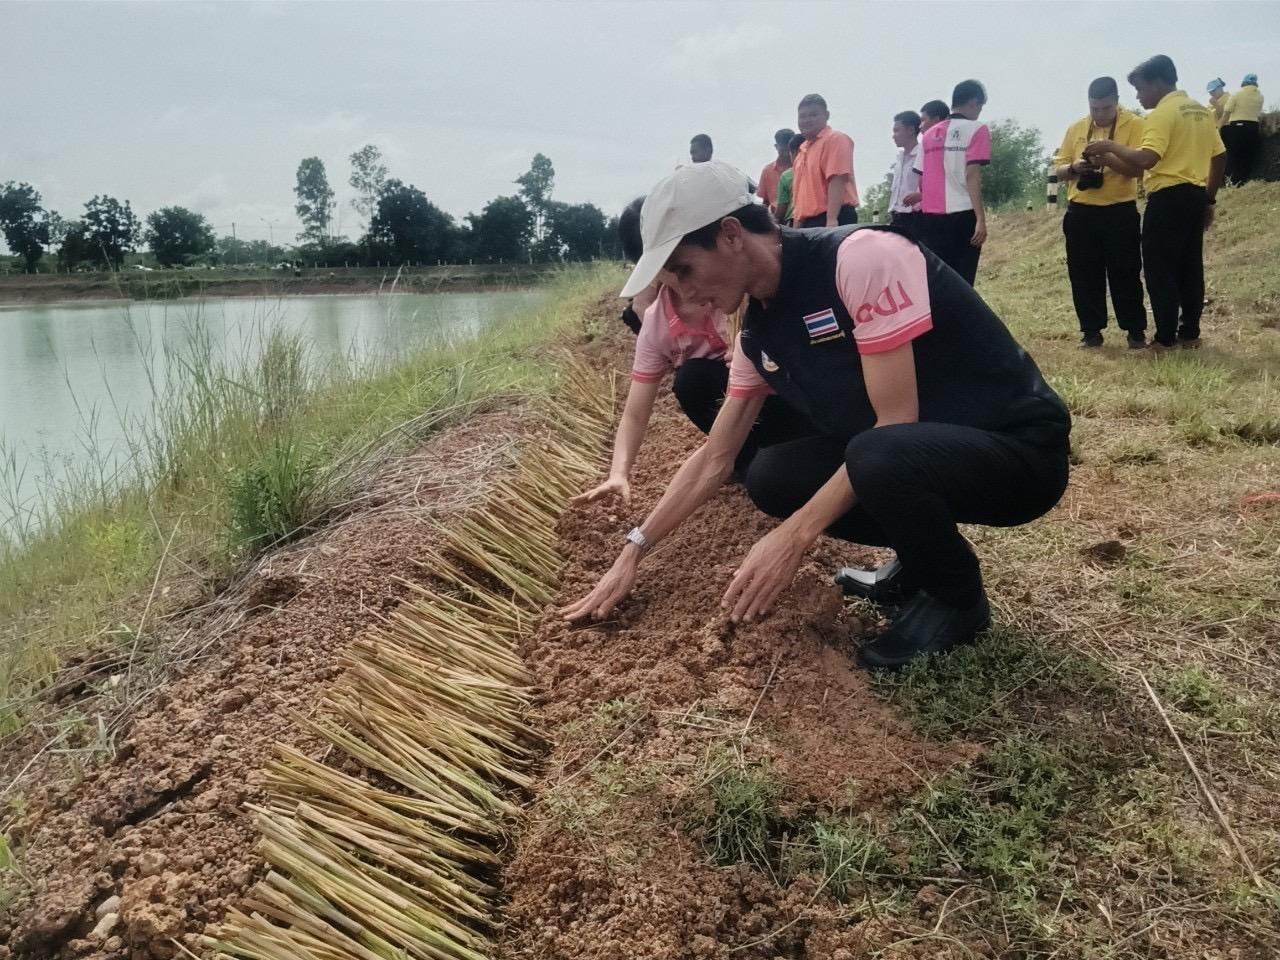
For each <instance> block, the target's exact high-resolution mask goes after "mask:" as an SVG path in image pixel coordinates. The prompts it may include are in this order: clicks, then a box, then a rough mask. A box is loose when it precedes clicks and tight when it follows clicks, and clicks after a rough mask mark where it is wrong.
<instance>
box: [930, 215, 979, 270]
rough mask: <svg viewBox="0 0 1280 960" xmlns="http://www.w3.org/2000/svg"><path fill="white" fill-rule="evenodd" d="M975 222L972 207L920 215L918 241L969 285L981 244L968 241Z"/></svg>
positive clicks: (976, 219) (975, 268) (971, 238)
mask: <svg viewBox="0 0 1280 960" xmlns="http://www.w3.org/2000/svg"><path fill="white" fill-rule="evenodd" d="M977 226H978V215H977V214H976V213H974V212H973V211H972V210H961V211H960V212H959V213H924V214H921V215H920V237H919V239H920V242H921V243H923V244H924V245H925V246H926V247H928V248H929V249H930V250H932V251H933V252H934V253H936V254H937V255H938V256H939V257H940V258H941V260H942V262H943V263H945V264H946V265H947V266H948V267H950V268H951V269H952V270H954V271H955V272H956V273H958V274H960V276H962V277H964V278H965V280H967V281H968V282H969V286H973V281H974V280H976V279H977V277H978V258H979V257H981V256H982V248H981V247H975V246H974V245H973V244H972V243H971V242H970V241H972V240H973V231H974V230H975V229H977Z"/></svg>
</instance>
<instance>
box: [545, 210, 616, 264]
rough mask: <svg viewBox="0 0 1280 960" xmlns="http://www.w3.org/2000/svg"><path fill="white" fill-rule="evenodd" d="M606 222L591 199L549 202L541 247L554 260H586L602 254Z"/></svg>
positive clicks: (605, 235) (605, 237) (607, 236)
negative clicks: (585, 200) (543, 244)
mask: <svg viewBox="0 0 1280 960" xmlns="http://www.w3.org/2000/svg"><path fill="white" fill-rule="evenodd" d="M608 239H609V225H608V221H607V220H606V219H605V215H604V211H603V210H601V209H600V208H599V207H597V206H596V205H595V204H593V203H575V204H568V203H556V202H555V201H554V200H553V201H552V202H551V204H550V206H549V209H548V211H547V237H546V241H545V249H546V250H547V252H548V254H549V255H550V256H552V257H554V258H555V259H558V260H590V259H591V258H592V257H599V256H604V255H605V247H606V245H607V244H608Z"/></svg>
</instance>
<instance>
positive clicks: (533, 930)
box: [499, 397, 975, 960]
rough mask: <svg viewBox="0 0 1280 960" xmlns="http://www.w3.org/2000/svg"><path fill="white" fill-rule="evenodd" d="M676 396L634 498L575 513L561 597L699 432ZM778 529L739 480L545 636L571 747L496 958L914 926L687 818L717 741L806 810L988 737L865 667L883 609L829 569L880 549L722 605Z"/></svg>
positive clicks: (556, 709) (864, 801) (561, 749)
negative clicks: (738, 572)
mask: <svg viewBox="0 0 1280 960" xmlns="http://www.w3.org/2000/svg"><path fill="white" fill-rule="evenodd" d="M659 410H660V412H659V414H658V415H657V416H656V417H655V422H654V423H653V425H652V428H651V431H650V434H649V438H648V439H647V440H646V443H645V447H644V450H643V453H642V455H641V458H640V464H641V465H640V467H639V469H638V472H637V476H636V478H635V479H636V483H635V484H634V487H633V491H634V495H635V500H634V501H633V504H632V506H631V508H630V509H623V508H621V506H620V505H619V504H616V503H615V504H613V505H600V504H595V505H591V506H588V507H584V508H581V509H578V510H575V511H572V512H570V513H569V514H567V515H566V517H565V519H564V520H563V521H562V523H561V528H562V533H563V543H562V548H563V549H564V551H565V554H566V556H567V559H568V566H567V569H566V571H565V577H564V582H563V592H562V597H563V599H564V600H566V601H567V600H569V599H571V598H575V597H577V596H579V595H580V594H581V593H583V592H584V591H586V590H587V589H589V587H590V585H591V584H592V583H593V582H594V580H595V579H596V578H597V577H598V576H599V575H600V574H601V573H602V572H603V571H604V570H605V569H607V567H608V565H609V564H610V563H611V562H612V560H613V557H614V556H615V555H616V551H617V545H618V544H619V542H620V541H621V538H622V535H623V533H625V531H626V530H627V529H628V527H629V526H630V525H631V524H632V523H634V522H636V521H638V520H639V519H641V518H642V517H643V516H644V515H645V514H646V513H647V512H648V510H649V509H650V508H651V507H652V505H653V504H654V503H655V502H656V500H657V498H658V496H659V495H660V494H661V492H662V489H663V486H664V485H665V483H666V481H667V480H668V479H669V477H670V475H671V473H672V472H673V465H674V464H677V463H678V462H679V461H680V460H681V459H682V458H683V456H684V455H685V454H686V453H687V452H689V451H691V450H692V449H693V447H694V446H695V445H696V443H697V442H698V441H699V439H700V438H699V435H698V434H697V433H696V432H695V431H694V430H693V429H692V428H691V427H690V426H689V425H688V423H687V422H686V421H684V418H683V417H681V416H680V415H679V413H678V412H676V411H675V409H674V404H673V403H671V401H670V398H669V397H668V398H667V399H666V400H664V401H663V403H662V405H661V406H660V408H659ZM771 526H773V521H771V520H769V519H768V518H766V517H764V516H762V515H761V514H760V513H759V512H758V511H756V510H755V508H754V507H753V506H752V504H751V503H750V501H749V500H748V499H747V497H746V495H745V494H744V492H743V491H742V490H741V488H740V487H728V488H725V489H724V490H723V491H722V493H721V494H720V495H719V496H718V497H717V498H716V500H715V501H714V502H712V503H711V504H709V505H707V506H706V507H705V508H704V509H703V510H702V511H701V512H700V513H699V514H697V515H696V516H695V517H693V518H692V519H691V520H690V521H688V522H686V523H685V524H684V525H683V527H682V528H681V529H680V530H678V531H677V532H676V533H675V534H674V535H673V536H671V537H670V538H669V539H668V540H666V541H664V543H663V544H662V545H661V547H660V548H659V549H657V550H656V551H655V553H654V554H653V555H652V556H651V557H650V558H649V559H648V560H647V561H646V564H645V568H644V571H643V578H642V580H641V582H640V584H639V585H638V586H637V589H636V591H635V593H634V595H633V596H632V598H631V599H630V600H629V601H628V602H627V603H625V604H624V605H623V606H622V607H621V608H620V609H619V610H618V611H617V612H616V613H615V615H614V619H613V620H612V621H610V622H608V623H605V624H601V625H592V626H587V627H572V628H571V627H569V626H566V625H564V624H563V623H561V622H560V621H559V620H558V619H557V618H556V617H554V616H551V617H548V618H547V619H546V620H545V621H544V622H543V624H542V625H541V628H540V629H539V630H538V631H537V633H536V635H535V636H534V637H533V638H532V641H531V642H530V643H529V645H528V649H527V651H526V655H527V660H528V661H529V664H530V666H531V668H532V670H533V671H534V674H535V676H536V678H537V680H538V682H539V684H540V686H541V687H542V689H544V690H545V695H544V696H543V698H542V700H541V703H540V713H541V719H542V722H543V725H544V726H545V727H546V728H547V729H548V730H549V731H551V732H552V733H553V734H554V735H555V739H556V744H555V746H554V748H553V749H552V750H551V752H550V755H549V757H548V758H547V766H546V771H545V774H544V776H543V778H542V780H541V782H540V783H539V784H538V786H537V787H536V788H535V792H536V794H537V797H538V800H537V802H536V803H535V805H534V807H533V809H532V813H531V819H530V822H529V823H528V824H527V825H525V826H524V828H523V830H522V833H521V835H520V836H519V838H518V840H517V842H516V844H515V850H514V855H513V856H512V858H511V862H510V866H509V868H508V870H507V872H506V875H505V877H504V880H505V887H506V891H507V893H508V894H509V896H510V897H511V903H510V905H509V908H508V910H507V917H506V919H507V920H508V922H509V927H508V930H507V932H506V935H505V939H504V942H503V945H502V948H501V950H500V951H499V953H500V955H501V956H503V957H506V958H517V957H519V958H538V960H543V958H546V960H550V958H575V960H588V958H600V960H604V958H610V960H612V958H618V957H627V956H630V957H646V958H675V957H728V956H737V957H744V958H751V957H775V956H807V957H814V958H843V960H851V958H853V957H860V956H864V955H865V954H866V951H867V950H868V949H869V948H871V947H879V948H883V947H884V946H886V945H887V944H889V943H891V942H893V941H896V940H899V939H901V938H902V937H903V936H904V934H902V933H900V932H894V931H891V930H888V929H886V928H884V927H881V926H880V925H879V924H878V923H876V922H875V921H866V920H864V921H862V922H857V923H854V922H848V921H845V920H842V919H841V914H840V906H839V904H837V903H836V902H835V901H834V900H833V899H832V898H831V897H829V896H827V895H826V893H825V892H823V891H819V890H818V889H817V886H818V881H817V880H816V879H815V878H812V877H805V878H802V879H801V880H799V881H797V882H795V883H792V884H791V885H789V886H779V885H778V884H777V883H775V882H774V880H773V878H771V877H770V876H768V875H767V874H766V873H765V872H763V871H761V870H759V869H756V868H754V867H748V866H743V865H738V866H727V867H718V866H715V865H713V864H712V863H711V862H710V861H709V858H708V856H707V854H706V853H705V851H704V850H703V848H702V844H701V842H700V838H699V835H698V833H699V828H698V827H696V826H692V825H691V824H693V823H696V821H697V819H698V816H697V815H698V814H699V812H704V811H705V807H706V806H707V804H708V801H707V799H706V791H705V789H703V787H704V781H705V780H706V779H707V767H706V763H707V757H708V755H709V752H711V751H714V750H715V749H724V748H726V747H728V748H730V749H737V750H740V751H741V753H742V755H743V756H744V757H745V758H746V759H747V760H748V761H750V762H752V763H759V764H764V765H765V767H766V769H768V770H769V771H770V775H771V776H772V777H774V778H775V779H776V780H777V781H779V782H780V783H781V784H782V785H783V793H782V797H781V808H782V811H783V813H784V814H785V815H793V816H794V815H797V814H800V813H805V814H813V813H815V812H821V811H827V812H831V813H833V814H834V813H837V812H846V811H847V812H853V811H861V810H868V809H875V808H877V807H881V806H883V805H884V804H887V803H889V802H891V801H892V800H893V799H894V798H895V797H897V796H899V795H901V794H904V793H907V792H911V791H913V790H916V789H918V788H919V786H920V784H921V780H922V778H928V777H931V776H933V775H936V774H937V773H938V772H939V771H941V770H943V769H945V768H947V767H948V766H950V765H954V764H958V763H963V762H965V761H966V760H968V759H970V758H971V757H972V756H973V755H974V752H975V751H974V749H973V748H972V747H971V746H968V745H965V744H955V743H953V744H945V745H940V744H937V743H931V742H928V741H924V740H922V739H920V738H919V737H918V736H916V735H914V734H913V733H912V732H911V730H910V729H909V727H908V726H907V725H906V724H905V723H904V722H903V721H902V720H901V719H900V718H899V717H898V716H895V715H894V713H893V712H892V711H891V710H889V709H888V708H886V707H885V706H884V705H883V704H882V703H880V702H879V701H878V700H877V698H876V697H875V696H873V694H872V693H871V691H870V689H869V686H868V682H867V679H866V676H865V674H863V673H861V672H860V671H858V670H857V669H855V668H854V667H853V665H852V664H851V661H850V657H849V652H850V649H851V647H852V645H854V644H855V643H856V641H857V640H858V638H859V637H860V636H861V635H862V634H863V633H864V632H865V631H866V629H867V628H868V626H870V624H868V623H864V622H863V621H862V620H860V619H859V618H858V616H857V615H855V614H853V613H852V612H851V608H850V609H849V610H842V604H841V600H840V598H839V595H838V591H837V590H836V588H835V587H834V586H832V585H831V581H830V571H831V570H832V568H833V567H834V566H837V565H839V563H841V562H849V561H850V560H855V561H856V560H861V561H873V560H874V559H875V558H874V556H873V555H872V554H871V553H870V552H869V551H863V552H861V553H859V552H858V551H857V550H856V549H853V550H851V549H850V548H849V547H848V546H847V545H843V544H837V543H836V542H834V541H824V542H823V543H822V544H821V545H820V546H819V548H818V549H817V550H816V551H815V553H814V555H813V557H812V560H811V561H810V562H809V563H808V565H807V566H806V567H805V569H804V570H803V571H802V573H801V576H800V577H798V578H797V581H796V583H795V584H794V586H793V587H792V588H791V590H790V591H789V592H788V594H786V595H785V596H784V598H783V599H782V601H780V603H779V606H778V608H777V609H776V610H775V612H774V613H773V614H772V615H771V616H770V617H768V618H767V619H766V620H765V621H763V622H761V623H758V624H754V625H748V626H734V625H732V624H731V623H729V622H728V621H727V620H726V619H725V618H724V616H723V615H722V614H721V613H720V609H719V602H720V597H721V595H722V593H723V591H724V589H725V586H726V585H727V583H728V581H729V579H730V576H731V574H732V571H733V569H734V565H735V564H736V563H737V562H738V561H739V559H740V558H741V557H742V556H743V555H744V554H745V553H746V551H747V550H748V548H749V547H750V545H751V544H752V543H753V542H754V540H756V539H757V538H758V537H759V536H761V535H762V534H763V533H764V532H766V531H767V530H768V529H770V528H771ZM932 909H933V907H931V906H929V905H927V904H925V905H924V906H923V912H924V913H927V912H928V911H929V910H932ZM932 949H933V951H934V952H932V953H928V954H927V955H928V956H945V955H946V954H945V952H943V953H939V952H937V951H938V949H939V948H938V947H937V945H936V944H935V945H934V946H933V948H932ZM943 950H944V951H945V948H943ZM889 955H891V956H911V955H914V954H911V953H910V952H909V951H907V952H902V953H890V954H889Z"/></svg>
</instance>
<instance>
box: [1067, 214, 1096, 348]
mask: <svg viewBox="0 0 1280 960" xmlns="http://www.w3.org/2000/svg"><path fill="white" fill-rule="evenodd" d="M1099 219H1101V218H1099V216H1098V214H1097V212H1096V210H1091V209H1090V208H1088V207H1086V206H1083V205H1082V204H1078V203H1073V204H1071V205H1070V206H1068V207H1067V212H1066V214H1064V215H1063V218H1062V232H1063V235H1064V236H1065V237H1066V241H1067V277H1068V278H1069V279H1070V281H1071V300H1072V302H1073V303H1074V304H1075V308H1076V319H1077V320H1078V321H1079V322H1080V333H1081V334H1083V335H1084V337H1085V338H1086V340H1085V342H1086V343H1088V342H1089V339H1088V338H1090V337H1101V335H1102V331H1103V328H1105V327H1106V325H1107V273H1106V270H1107V260H1106V256H1105V248H1104V247H1103V246H1102V243H1101V242H1100V238H1099V234H1100V233H1105V230H1099V229H1098V221H1099ZM1104 226H1105V224H1104Z"/></svg>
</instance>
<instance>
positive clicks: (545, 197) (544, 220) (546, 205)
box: [515, 153, 556, 256]
mask: <svg viewBox="0 0 1280 960" xmlns="http://www.w3.org/2000/svg"><path fill="white" fill-rule="evenodd" d="M555 182H556V168H555V167H554V166H552V165H551V160H550V158H549V157H547V156H545V155H543V154H541V153H536V154H534V156H533V161H532V162H531V163H530V164H529V169H528V171H527V172H525V173H523V174H521V175H520V176H518V177H516V179H515V183H516V185H517V186H519V188H520V196H521V198H522V199H523V200H524V202H525V206H527V207H528V208H529V212H530V213H532V214H533V242H534V244H535V245H536V247H537V251H538V252H539V253H540V254H541V255H544V256H545V255H548V254H549V253H550V251H549V250H548V249H547V242H546V241H547V228H548V219H549V216H550V213H551V191H552V190H553V189H554V188H555Z"/></svg>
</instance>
